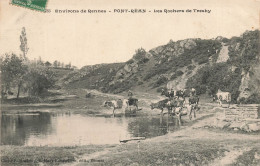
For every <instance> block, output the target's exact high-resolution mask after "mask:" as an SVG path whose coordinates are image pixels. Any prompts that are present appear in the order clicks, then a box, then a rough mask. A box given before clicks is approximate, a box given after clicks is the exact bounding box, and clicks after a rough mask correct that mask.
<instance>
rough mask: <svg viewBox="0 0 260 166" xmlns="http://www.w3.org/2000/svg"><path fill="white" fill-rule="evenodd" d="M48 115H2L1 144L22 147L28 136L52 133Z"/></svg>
mask: <svg viewBox="0 0 260 166" xmlns="http://www.w3.org/2000/svg"><path fill="white" fill-rule="evenodd" d="M50 124H51V116H50V114H48V113H40V114H31V115H26V114H25V115H22V114H21V115H20V114H18V115H8V116H6V115H2V119H1V144H4V145H24V144H25V140H27V139H28V138H29V137H30V135H36V136H42V137H43V136H45V135H47V134H49V133H51V132H52V130H53V128H52V127H51V126H50Z"/></svg>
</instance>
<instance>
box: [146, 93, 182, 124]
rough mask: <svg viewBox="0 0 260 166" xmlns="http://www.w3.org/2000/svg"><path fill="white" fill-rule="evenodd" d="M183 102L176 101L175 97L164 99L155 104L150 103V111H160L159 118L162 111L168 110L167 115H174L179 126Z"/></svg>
mask: <svg viewBox="0 0 260 166" xmlns="http://www.w3.org/2000/svg"><path fill="white" fill-rule="evenodd" d="M183 103H184V100H182V99H178V98H177V97H175V98H173V99H171V100H170V99H164V100H161V101H159V102H157V103H152V104H151V105H150V106H151V109H152V110H153V109H155V108H157V109H160V110H161V116H163V109H164V108H167V109H168V114H172V115H176V116H177V117H178V120H179V124H181V115H182V108H183Z"/></svg>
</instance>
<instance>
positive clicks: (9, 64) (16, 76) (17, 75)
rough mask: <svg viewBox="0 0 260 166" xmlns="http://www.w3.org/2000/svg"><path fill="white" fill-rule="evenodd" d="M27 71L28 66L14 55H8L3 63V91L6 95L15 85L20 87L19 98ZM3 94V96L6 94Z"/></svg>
mask: <svg viewBox="0 0 260 166" xmlns="http://www.w3.org/2000/svg"><path fill="white" fill-rule="evenodd" d="M26 71H27V66H26V65H24V64H23V60H22V59H21V58H19V57H18V56H16V55H15V54H12V55H11V56H10V55H8V54H6V55H5V58H4V60H3V61H2V63H1V89H2V92H4V93H6V92H7V91H9V90H10V88H11V85H12V84H14V85H15V86H17V87H18V92H17V98H19V95H20V90H21V86H22V83H23V79H24V75H25V73H26ZM4 93H2V94H4Z"/></svg>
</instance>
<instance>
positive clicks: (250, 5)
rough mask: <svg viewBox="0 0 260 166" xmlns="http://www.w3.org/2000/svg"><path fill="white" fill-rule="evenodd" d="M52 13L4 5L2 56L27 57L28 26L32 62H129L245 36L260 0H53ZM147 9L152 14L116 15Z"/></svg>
mask: <svg viewBox="0 0 260 166" xmlns="http://www.w3.org/2000/svg"><path fill="white" fill-rule="evenodd" d="M47 8H48V9H51V12H50V13H42V12H36V11H33V10H30V9H25V8H22V7H18V6H13V5H10V4H9V0H1V1H0V55H3V54H5V53H11V52H13V53H16V54H21V51H20V50H19V45H20V40H19V36H20V34H21V30H22V27H25V28H26V32H27V39H28V47H29V51H28V54H27V56H28V57H29V59H32V60H33V59H38V58H39V57H41V59H42V60H44V61H50V62H53V61H55V60H58V61H61V62H64V63H65V64H67V63H69V62H71V63H72V65H75V66H77V67H82V66H85V65H93V64H99V63H114V62H125V61H127V60H129V59H130V58H131V57H132V56H133V55H134V53H135V50H136V49H138V48H140V47H142V48H144V49H146V50H147V51H148V50H150V49H152V48H154V47H157V46H160V45H163V44H166V43H168V42H169V40H170V39H172V40H173V41H177V40H181V39H186V38H202V39H211V38H215V37H217V36H224V37H232V36H239V35H241V34H242V33H243V32H245V31H246V30H255V29H259V1H257V0H179V1H177V0H171V1H169V0H149V1H148V0H138V1H135V0H73V1H71V0H48V3H47ZM55 9H59V10H63V9H73V10H76V9H77V10H81V9H86V10H87V9H103V10H107V11H109V10H111V11H112V12H111V13H105V14H104V13H76V14H72V13H55ZM114 9H146V10H147V11H149V10H150V11H151V12H147V13H144V14H142V13H113V10H114ZM159 9H161V10H164V9H175V10H186V9H191V10H193V9H199V10H203V9H207V10H211V12H210V13H194V12H192V13H168V14H165V13H154V12H153V11H154V10H159Z"/></svg>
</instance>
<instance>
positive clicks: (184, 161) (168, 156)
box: [1, 116, 260, 166]
mask: <svg viewBox="0 0 260 166" xmlns="http://www.w3.org/2000/svg"><path fill="white" fill-rule="evenodd" d="M207 121H211V116H208V117H204V118H200V119H199V120H197V121H196V122H195V123H193V124H191V125H187V126H183V127H182V128H181V129H180V130H179V131H176V132H173V133H169V134H167V135H164V136H159V137H155V138H151V139H147V140H142V141H134V142H129V143H122V144H118V145H89V146H73V147H47V146H43V147H35V146H34V147H22V146H1V159H2V165H14V164H18V163H19V165H28V164H29V165H38V164H44V165H78V166H80V165H117V164H118V165H172V164H174V165H258V164H259V163H260V150H259V149H260V142H259V137H258V135H247V134H241V133H229V132H227V131H224V130H223V131H218V132H215V131H212V130H210V129H205V128H203V126H204V124H205V122H207Z"/></svg>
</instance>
